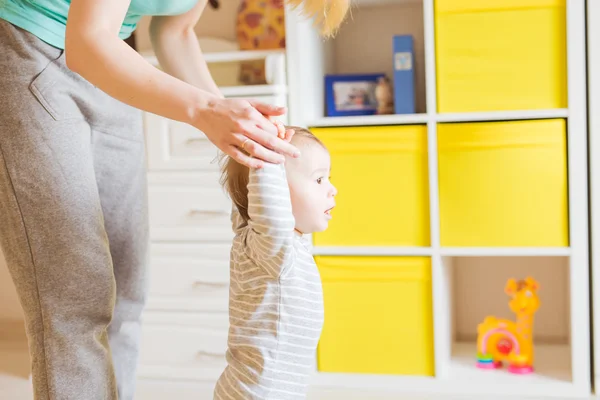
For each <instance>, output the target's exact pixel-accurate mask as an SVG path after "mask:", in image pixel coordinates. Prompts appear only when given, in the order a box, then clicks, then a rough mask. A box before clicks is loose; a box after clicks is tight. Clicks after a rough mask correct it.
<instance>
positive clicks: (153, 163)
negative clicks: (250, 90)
mask: <svg viewBox="0 0 600 400" xmlns="http://www.w3.org/2000/svg"><path fill="white" fill-rule="evenodd" d="M252 98H253V99H256V100H260V101H263V102H265V103H268V104H276V105H280V106H285V105H286V104H285V96H254V97H252ZM281 119H282V120H283V122H284V123H285V122H287V121H286V118H281ZM144 129H145V132H146V146H147V154H148V169H149V170H150V171H170V170H171V171H172V170H200V171H201V170H204V171H210V170H217V169H218V163H217V162H216V158H217V155H218V150H217V148H216V147H215V146H214V145H213V144H212V143H211V142H210V141H209V140H208V138H207V137H206V135H205V134H204V133H202V131H200V130H198V129H196V128H194V127H192V126H190V125H188V124H184V123H182V122H178V121H173V120H169V119H167V118H163V117H160V116H158V115H155V114H150V113H145V114H144Z"/></svg>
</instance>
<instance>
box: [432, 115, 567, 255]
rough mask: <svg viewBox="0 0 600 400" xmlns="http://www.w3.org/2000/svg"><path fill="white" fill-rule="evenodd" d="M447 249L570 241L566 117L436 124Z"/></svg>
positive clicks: (443, 236)
mask: <svg viewBox="0 0 600 400" xmlns="http://www.w3.org/2000/svg"><path fill="white" fill-rule="evenodd" d="M438 150H439V194H440V234H441V243H442V245H443V246H484V247H485V246H515V247H519V246H539V247H547V246H568V245H569V229H568V205H567V197H568V193H567V191H568V189H567V153H566V151H567V146H566V126H565V121H564V120H562V119H553V120H539V121H513V122H486V123H460V124H442V125H439V126H438Z"/></svg>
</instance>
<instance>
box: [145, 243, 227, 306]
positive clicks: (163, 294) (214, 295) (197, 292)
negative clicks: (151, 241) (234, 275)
mask: <svg viewBox="0 0 600 400" xmlns="http://www.w3.org/2000/svg"><path fill="white" fill-rule="evenodd" d="M230 248H231V246H230V245H229V244H214V245H210V244H191V245H171V246H169V245H165V246H161V245H154V246H153V247H152V251H151V257H150V273H151V279H150V293H149V298H148V305H147V307H146V308H147V309H148V310H185V311H211V312H227V307H228V299H229V251H230Z"/></svg>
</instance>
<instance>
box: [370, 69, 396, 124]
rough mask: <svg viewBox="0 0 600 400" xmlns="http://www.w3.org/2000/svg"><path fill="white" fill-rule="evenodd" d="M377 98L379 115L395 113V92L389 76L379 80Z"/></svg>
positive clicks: (376, 89)
mask: <svg viewBox="0 0 600 400" xmlns="http://www.w3.org/2000/svg"><path fill="white" fill-rule="evenodd" d="M375 98H376V99H377V114H380V115H382V114H393V113H394V91H393V90H392V84H391V83H390V80H389V78H388V77H387V76H382V77H381V78H379V79H378V80H377V86H376V87H375Z"/></svg>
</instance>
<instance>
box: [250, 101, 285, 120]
mask: <svg viewBox="0 0 600 400" xmlns="http://www.w3.org/2000/svg"><path fill="white" fill-rule="evenodd" d="M248 102H249V103H250V105H252V107H254V108H256V109H257V110H258V112H260V113H261V114H264V115H267V116H274V117H277V116H280V115H283V114H285V111H286V109H285V107H279V106H274V105H272V104H268V103H263V102H261V101H258V100H248Z"/></svg>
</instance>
